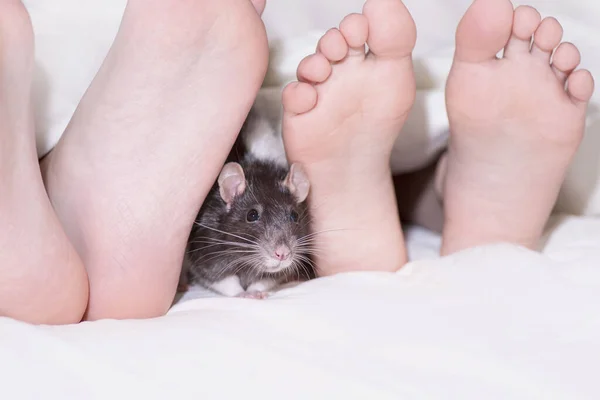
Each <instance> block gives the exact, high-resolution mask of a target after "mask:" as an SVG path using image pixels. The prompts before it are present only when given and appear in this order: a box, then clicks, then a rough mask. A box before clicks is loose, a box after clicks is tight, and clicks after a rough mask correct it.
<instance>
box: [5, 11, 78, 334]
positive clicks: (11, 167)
mask: <svg viewBox="0 0 600 400" xmlns="http://www.w3.org/2000/svg"><path fill="white" fill-rule="evenodd" d="M0 38H1V39H2V40H1V45H0V121H1V127H0V316H8V317H12V318H16V319H20V320H24V321H27V322H32V323H51V324H59V323H75V322H79V321H80V320H81V317H82V316H83V313H84V311H85V307H86V304H87V291H88V283H87V277H86V274H85V270H84V268H83V265H82V263H81V260H80V259H79V257H78V256H77V254H76V253H75V250H74V249H73V247H72V246H71V243H70V242H69V240H68V239H67V236H66V235H65V233H64V231H63V230H62V227H61V226H60V223H59V221H58V218H57V217H56V215H55V214H54V210H53V209H52V206H51V205H50V201H49V200H48V196H47V195H46V191H45V190H44V185H43V183H42V177H41V174H40V168H39V165H38V160H37V154H36V148H35V133H34V127H33V109H32V104H31V82H32V77H33V31H32V27H31V23H30V21H29V16H28V15H27V11H26V10H25V8H24V7H23V4H21V1H20V0H3V1H2V2H1V3H0Z"/></svg>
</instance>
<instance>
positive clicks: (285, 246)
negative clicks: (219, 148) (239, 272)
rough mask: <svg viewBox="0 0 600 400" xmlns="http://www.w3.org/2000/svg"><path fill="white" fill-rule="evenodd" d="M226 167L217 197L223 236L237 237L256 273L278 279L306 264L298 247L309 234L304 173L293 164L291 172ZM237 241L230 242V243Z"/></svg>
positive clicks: (259, 166) (261, 166)
mask: <svg viewBox="0 0 600 400" xmlns="http://www.w3.org/2000/svg"><path fill="white" fill-rule="evenodd" d="M245 169H246V170H244V168H242V166H241V165H240V164H238V163H228V164H226V165H225V166H224V167H223V170H222V171H221V174H220V176H219V180H218V185H219V194H220V196H221V199H222V200H223V201H224V202H225V208H226V214H225V215H224V216H223V217H222V219H221V221H220V222H221V226H222V229H223V230H224V231H227V232H231V233H233V234H235V235H237V236H238V239H239V240H236V241H237V242H241V243H240V245H242V246H244V251H246V253H239V254H240V255H243V256H245V255H247V256H248V260H249V261H248V263H247V264H248V265H252V266H253V268H255V270H256V272H260V273H261V274H262V273H267V274H268V273H271V274H275V273H279V272H284V271H286V270H288V269H291V268H297V266H298V264H299V263H300V262H301V261H302V260H303V254H302V253H303V252H302V250H301V248H302V246H300V245H299V243H298V241H299V240H300V239H301V238H303V237H304V236H306V235H307V234H308V224H309V221H308V217H307V212H306V205H305V204H304V201H305V200H306V197H307V196H308V191H309V183H308V179H307V178H306V174H305V173H304V170H303V169H302V167H301V166H300V165H298V164H293V165H292V166H291V167H290V169H289V172H287V174H286V171H285V170H283V169H281V168H280V167H277V166H274V165H271V164H263V163H258V162H254V163H248V164H247V165H246V166H245ZM232 239H234V238H233V237H231V236H230V237H229V238H228V240H232Z"/></svg>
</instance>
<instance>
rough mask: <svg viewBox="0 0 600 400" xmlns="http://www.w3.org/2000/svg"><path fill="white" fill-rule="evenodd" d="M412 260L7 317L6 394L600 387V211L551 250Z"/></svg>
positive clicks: (0, 366)
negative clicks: (38, 317) (53, 320)
mask: <svg viewBox="0 0 600 400" xmlns="http://www.w3.org/2000/svg"><path fill="white" fill-rule="evenodd" d="M408 237H409V243H410V250H411V252H412V254H413V256H415V257H416V258H420V259H421V260H420V261H415V262H413V263H411V264H409V265H407V266H406V267H405V268H404V269H403V270H402V271H401V272H399V273H397V274H384V273H355V274H346V275H339V276H336V277H332V278H325V279H318V280H314V281H311V282H308V283H304V284H302V285H299V286H296V287H293V288H290V289H286V290H283V291H281V292H279V293H277V294H276V295H275V296H274V297H272V298H270V299H268V300H264V301H257V300H247V299H228V298H199V299H195V300H188V301H184V302H182V303H179V304H178V305H176V306H175V307H174V308H173V309H172V310H171V312H170V313H169V314H168V315H167V316H166V317H163V318H158V319H153V320H146V321H121V322H117V321H101V322H95V323H83V324H80V325H78V326H68V327H33V326H29V325H25V324H21V323H18V322H15V321H12V320H7V319H0V377H2V381H1V384H0V398H2V399H41V398H44V399H121V398H123V399H132V398H135V399H166V398H177V399H234V398H235V399H237V398H251V399H254V398H262V399H310V398H323V399H338V398H339V399H429V398H436V399H450V398H452V399H538V398H539V399H565V400H573V399H590V400H592V399H598V396H599V394H600V391H599V389H598V380H597V373H598V368H599V367H600V366H599V363H600V361H599V360H600V340H599V338H600V318H599V316H598V304H600V263H599V262H598V260H599V259H600V249H599V247H598V241H597V240H595V239H597V238H598V237H600V221H591V220H585V219H577V218H570V219H566V220H564V221H563V222H562V223H561V224H560V225H559V228H557V229H555V230H553V233H552V235H551V237H550V238H549V242H548V245H547V250H546V255H541V254H537V253H534V252H531V251H528V250H524V249H520V248H516V247H513V246H507V245H497V246H487V247H482V248H477V249H472V250H469V251H466V252H463V253H460V254H456V255H454V256H451V257H447V258H445V259H439V260H435V259H432V258H433V257H435V253H436V247H437V244H438V243H437V242H438V238H437V237H435V236H434V235H432V234H430V233H427V232H424V231H421V230H418V229H417V230H412V231H411V232H409V235H408Z"/></svg>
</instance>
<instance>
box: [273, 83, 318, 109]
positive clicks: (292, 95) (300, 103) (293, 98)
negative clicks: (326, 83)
mask: <svg viewBox="0 0 600 400" xmlns="http://www.w3.org/2000/svg"><path fill="white" fill-rule="evenodd" d="M281 99H282V103H283V109H284V111H285V112H286V114H293V115H297V114H304V113H306V112H309V111H310V110H312V109H313V108H315V106H316V105H317V90H316V89H315V88H314V86H312V85H310V84H308V83H304V82H292V83H290V84H288V85H287V86H286V87H285V89H283V93H282V94H281Z"/></svg>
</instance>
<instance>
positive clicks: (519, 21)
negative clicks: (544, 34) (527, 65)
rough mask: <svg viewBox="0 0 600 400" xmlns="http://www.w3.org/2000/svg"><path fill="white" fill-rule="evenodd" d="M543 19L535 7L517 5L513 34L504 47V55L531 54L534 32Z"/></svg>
mask: <svg viewBox="0 0 600 400" xmlns="http://www.w3.org/2000/svg"><path fill="white" fill-rule="evenodd" d="M541 21H542V17H541V16H540V13H539V12H538V11H537V10H536V9H535V8H533V7H529V6H520V7H517V9H516V10H515V14H514V17H513V28H512V36H511V37H510V40H509V41H508V44H507V45H506V48H505V49H504V55H505V56H506V57H511V56H513V55H518V54H529V51H530V50H531V39H532V37H533V33H534V32H535V30H536V29H537V27H538V26H539V25H540V22H541Z"/></svg>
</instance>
